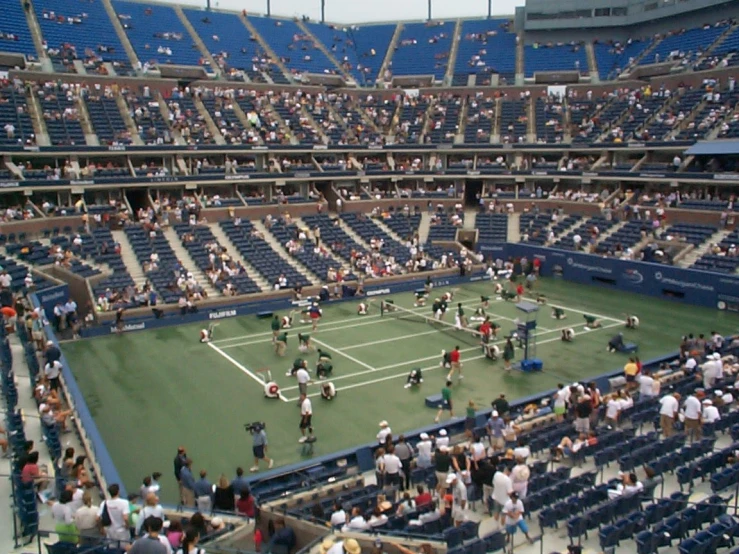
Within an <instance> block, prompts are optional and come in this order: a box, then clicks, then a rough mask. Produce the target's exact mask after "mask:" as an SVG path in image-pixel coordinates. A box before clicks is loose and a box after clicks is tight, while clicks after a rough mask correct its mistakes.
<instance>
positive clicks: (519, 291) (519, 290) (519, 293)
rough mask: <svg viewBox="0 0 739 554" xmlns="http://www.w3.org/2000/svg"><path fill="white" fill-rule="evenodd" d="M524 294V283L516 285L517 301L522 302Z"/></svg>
mask: <svg viewBox="0 0 739 554" xmlns="http://www.w3.org/2000/svg"><path fill="white" fill-rule="evenodd" d="M522 296H523V285H522V284H519V285H518V286H517V287H516V301H517V302H520V301H521V297H522Z"/></svg>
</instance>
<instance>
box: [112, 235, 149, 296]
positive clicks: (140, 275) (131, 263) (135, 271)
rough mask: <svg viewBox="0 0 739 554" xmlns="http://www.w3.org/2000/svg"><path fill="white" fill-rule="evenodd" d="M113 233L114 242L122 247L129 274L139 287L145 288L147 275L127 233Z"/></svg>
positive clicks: (122, 256) (122, 255)
mask: <svg viewBox="0 0 739 554" xmlns="http://www.w3.org/2000/svg"><path fill="white" fill-rule="evenodd" d="M111 233H112V235H113V240H115V241H116V242H117V243H118V244H120V245H121V258H122V259H123V263H124V264H125V265H126V269H127V270H128V273H130V274H131V277H132V278H133V282H134V283H135V284H136V286H137V287H142V286H144V284H146V281H147V279H146V275H144V270H143V268H142V267H141V264H140V263H139V259H138V258H137V257H136V253H135V252H134V251H133V247H132V246H131V243H130V242H129V241H128V237H127V236H126V233H124V232H123V231H111Z"/></svg>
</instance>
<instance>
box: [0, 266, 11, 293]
mask: <svg viewBox="0 0 739 554" xmlns="http://www.w3.org/2000/svg"><path fill="white" fill-rule="evenodd" d="M12 282H13V276H12V275H10V273H8V272H7V271H5V270H2V271H0V288H3V289H9V288H10V283H12Z"/></svg>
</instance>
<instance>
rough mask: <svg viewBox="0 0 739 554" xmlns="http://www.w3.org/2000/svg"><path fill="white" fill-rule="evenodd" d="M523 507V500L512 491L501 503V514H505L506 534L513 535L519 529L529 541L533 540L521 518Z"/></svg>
mask: <svg viewBox="0 0 739 554" xmlns="http://www.w3.org/2000/svg"><path fill="white" fill-rule="evenodd" d="M523 514H524V507H523V502H521V500H520V499H519V498H518V494H517V493H515V492H513V493H511V496H510V498H509V499H508V500H506V503H505V504H504V505H503V515H505V530H506V533H507V534H508V535H515V534H516V531H517V530H518V529H520V530H521V531H522V532H523V534H524V535H526V538H527V539H528V541H529V542H530V543H533V542H534V540H533V539H532V538H531V536H530V535H529V526H528V525H527V524H526V520H524V518H523Z"/></svg>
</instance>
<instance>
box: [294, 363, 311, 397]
mask: <svg viewBox="0 0 739 554" xmlns="http://www.w3.org/2000/svg"><path fill="white" fill-rule="evenodd" d="M295 377H296V378H297V379H298V391H299V392H300V399H299V400H298V406H302V404H303V400H305V399H306V398H307V396H308V383H310V373H308V370H307V369H306V368H305V367H300V368H299V369H298V371H296V372H295Z"/></svg>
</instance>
